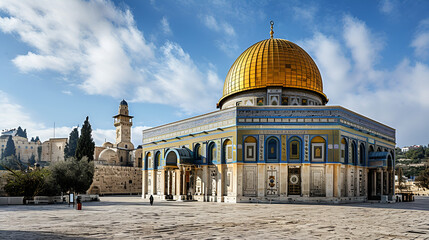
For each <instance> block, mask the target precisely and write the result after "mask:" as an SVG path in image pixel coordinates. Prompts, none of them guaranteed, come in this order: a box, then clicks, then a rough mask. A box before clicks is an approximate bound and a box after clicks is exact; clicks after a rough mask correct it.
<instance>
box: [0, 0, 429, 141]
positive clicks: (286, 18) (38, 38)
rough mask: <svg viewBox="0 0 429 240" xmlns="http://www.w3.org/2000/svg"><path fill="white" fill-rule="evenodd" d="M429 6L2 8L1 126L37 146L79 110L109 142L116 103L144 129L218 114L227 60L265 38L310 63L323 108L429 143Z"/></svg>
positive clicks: (73, 3) (64, 130)
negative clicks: (36, 139)
mask: <svg viewBox="0 0 429 240" xmlns="http://www.w3.org/2000/svg"><path fill="white" fill-rule="evenodd" d="M428 13H429V2H427V1H419V0H416V1H394V0H392V1H386V0H385V1H223V0H216V1H197V0H195V1H192V0H182V1H156V0H152V1H80V0H70V1H53V0H51V1H43V0H42V1H25V0H23V1H14V0H2V1H0V81H1V85H0V119H2V122H1V123H0V128H1V129H6V128H13V127H17V126H18V125H20V126H22V127H23V128H27V132H28V134H29V136H30V137H32V136H36V135H38V136H40V137H41V139H42V140H47V139H48V138H49V137H53V126H54V122H55V126H56V131H55V132H56V137H68V134H69V132H70V131H71V128H72V127H73V126H76V125H78V124H80V125H82V122H83V120H84V119H85V117H86V116H87V115H88V116H89V117H90V122H91V124H92V127H93V135H94V139H95V140H96V144H98V145H100V144H102V142H104V140H105V139H107V141H114V134H115V132H114V127H113V120H112V116H113V115H115V114H116V113H117V110H118V104H119V102H120V101H121V100H122V99H123V98H124V99H126V100H127V101H128V103H129V108H130V112H131V114H132V115H133V116H134V117H135V118H134V129H133V142H134V144H135V145H138V144H140V143H141V130H142V129H144V128H146V127H153V126H157V125H161V124H165V123H168V122H172V121H177V120H180V119H183V118H187V117H191V116H195V115H199V114H203V113H206V112H210V111H214V110H216V108H215V106H216V102H217V100H218V99H219V98H220V97H221V94H222V88H223V81H224V79H225V76H226V74H227V72H228V70H229V68H230V66H231V65H232V63H233V62H234V60H235V59H236V58H237V57H238V56H239V55H240V54H241V53H242V52H243V51H244V50H245V49H246V48H248V47H249V46H251V45H252V44H254V43H256V42H258V41H261V40H263V39H266V38H268V37H269V30H270V28H269V21H270V20H273V21H274V22H275V25H274V32H275V33H274V36H275V37H277V38H284V39H288V40H290V41H292V42H295V43H297V44H299V45H300V46H301V47H303V48H304V49H305V50H306V51H307V52H308V53H309V54H310V55H311V56H312V57H313V59H314V60H315V61H316V63H317V65H318V67H319V69H320V71H321V73H322V78H323V82H324V92H325V93H326V95H327V96H328V98H329V99H330V101H329V103H328V105H341V106H344V107H346V108H349V109H351V110H353V111H356V112H358V113H360V114H362V115H365V116H368V117H370V118H373V119H374V120H377V121H379V122H382V123H384V124H387V125H389V126H391V127H394V128H396V130H397V144H398V146H404V145H412V144H428V143H429V137H428V136H429V127H428V126H427V119H428V118H429V94H428V89H429V14H428Z"/></svg>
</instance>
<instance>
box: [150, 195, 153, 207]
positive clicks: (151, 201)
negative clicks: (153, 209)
mask: <svg viewBox="0 0 429 240" xmlns="http://www.w3.org/2000/svg"><path fill="white" fill-rule="evenodd" d="M149 201H150V205H151V206H152V205H153V196H152V195H150V198H149Z"/></svg>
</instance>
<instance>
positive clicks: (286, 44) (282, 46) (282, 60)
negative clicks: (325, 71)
mask: <svg viewBox="0 0 429 240" xmlns="http://www.w3.org/2000/svg"><path fill="white" fill-rule="evenodd" d="M265 87H285V88H295V89H304V90H309V91H313V92H316V93H318V94H319V95H320V96H321V97H322V99H323V101H324V102H325V103H326V102H327V101H328V99H327V97H326V95H325V94H324V93H323V83H322V77H321V75H320V72H319V69H318V68H317V65H316V63H315V62H314V61H313V59H312V58H311V57H310V55H308V53H307V52H305V51H304V50H303V49H302V48H301V47H299V46H298V45H296V44H295V43H292V42H290V41H288V40H284V39H275V38H270V39H266V40H263V41H260V42H258V43H255V44H254V45H253V46H251V47H249V48H248V49H247V50H246V51H244V52H243V53H242V54H241V55H240V56H239V57H238V58H237V60H235V62H234V64H233V65H232V66H231V68H230V70H229V72H228V74H227V76H226V79H225V84H224V87H223V96H222V98H221V99H220V101H222V99H224V98H225V97H227V96H230V95H232V94H235V93H238V92H242V91H247V90H252V89H259V88H265ZM220 101H219V102H220Z"/></svg>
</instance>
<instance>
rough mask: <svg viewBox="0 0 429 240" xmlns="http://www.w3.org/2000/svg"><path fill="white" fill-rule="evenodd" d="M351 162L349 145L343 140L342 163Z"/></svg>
mask: <svg viewBox="0 0 429 240" xmlns="http://www.w3.org/2000/svg"><path fill="white" fill-rule="evenodd" d="M348 161H349V145H348V144H347V141H346V139H345V138H342V139H341V158H340V162H342V163H348Z"/></svg>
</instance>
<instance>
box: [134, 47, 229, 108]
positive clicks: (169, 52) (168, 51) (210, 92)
mask: <svg viewBox="0 0 429 240" xmlns="http://www.w3.org/2000/svg"><path fill="white" fill-rule="evenodd" d="M162 51H163V58H162V59H161V61H160V63H159V64H157V65H153V68H154V72H151V73H150V74H152V75H153V77H154V81H152V82H150V86H151V88H153V89H157V90H159V91H151V90H150V89H148V88H147V87H144V86H140V87H137V89H136V94H135V95H136V96H137V98H136V99H133V101H149V100H150V101H152V102H156V103H162V104H168V103H173V104H174V105H176V106H178V107H180V108H181V109H183V111H184V112H186V113H191V112H197V111H199V110H201V109H205V108H207V107H208V106H213V107H214V104H215V103H216V102H217V100H218V97H219V96H217V94H218V93H220V92H221V88H222V81H221V80H220V79H219V78H218V76H217V75H216V73H214V72H213V71H212V70H208V71H207V73H203V72H201V71H200V70H199V69H198V68H197V67H196V66H195V64H194V62H193V61H192V59H191V57H190V56H189V54H187V53H186V52H184V51H183V49H182V48H181V47H180V46H179V45H177V44H175V43H171V42H168V43H167V44H165V46H164V47H163V48H162ZM199 79H204V81H199ZM193 93H198V94H199V96H204V97H201V98H199V99H198V100H196V99H195V96H192V94H193Z"/></svg>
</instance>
